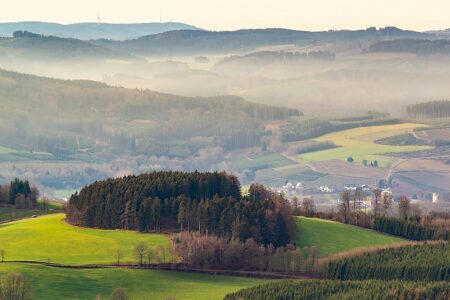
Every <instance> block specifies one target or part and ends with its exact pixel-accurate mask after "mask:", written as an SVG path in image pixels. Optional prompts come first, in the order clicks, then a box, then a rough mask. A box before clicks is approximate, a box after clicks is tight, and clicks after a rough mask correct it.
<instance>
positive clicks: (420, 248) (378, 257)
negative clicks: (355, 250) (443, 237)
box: [325, 243, 450, 281]
mask: <svg viewBox="0 0 450 300" xmlns="http://www.w3.org/2000/svg"><path fill="white" fill-rule="evenodd" d="M325 273H326V277H327V278H329V279H339V280H366V279H381V280H393V279H401V280H415V281H448V280H450V244H449V243H433V244H424V245H414V246H404V247H400V248H392V249H380V250H377V251H375V252H372V253H364V254H362V255H356V256H353V257H349V258H344V259H340V260H334V261H331V262H329V264H328V266H327V268H326V272H325Z"/></svg>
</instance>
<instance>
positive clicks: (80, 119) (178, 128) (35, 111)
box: [0, 70, 300, 159]
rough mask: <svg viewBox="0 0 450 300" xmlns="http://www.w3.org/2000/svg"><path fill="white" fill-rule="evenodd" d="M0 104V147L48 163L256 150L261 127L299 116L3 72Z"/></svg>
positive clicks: (237, 102)
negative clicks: (38, 155) (100, 156)
mask: <svg viewBox="0 0 450 300" xmlns="http://www.w3.org/2000/svg"><path fill="white" fill-rule="evenodd" d="M31 95H32V96H33V97H31ZM0 101H1V103H2V110H0V118H1V120H0V125H1V126H0V139H1V140H2V142H5V143H7V145H8V146H10V147H12V148H19V149H25V150H29V151H33V152H38V151H39V152H48V153H51V154H52V155H54V156H55V157H56V158H68V157H69V158H73V156H74V155H75V154H77V153H80V152H81V153H83V154H86V153H87V154H90V155H95V154H96V153H97V152H99V151H102V150H105V149H108V150H109V151H108V154H113V155H119V154H133V155H148V156H151V155H154V156H156V157H158V156H164V157H169V158H181V159H185V158H188V157H191V156H195V155H199V154H198V152H199V151H200V150H201V149H209V148H214V147H215V148H217V147H220V148H221V149H223V150H224V151H227V150H232V149H238V148H242V147H248V146H255V145H260V143H261V141H260V139H261V137H262V136H264V135H267V134H270V132H266V131H265V130H264V124H265V123H266V122H270V121H274V120H283V119H286V118H288V117H290V116H296V115H299V114H300V112H299V111H298V110H295V109H288V108H281V107H272V106H266V105H258V104H253V103H250V102H247V101H245V100H243V99H242V98H239V97H233V96H223V97H209V98H188V97H180V96H174V95H168V94H161V93H156V92H152V91H148V90H144V91H143V90H137V89H125V88H118V87H110V86H107V85H105V84H102V83H97V82H92V81H65V80H54V79H49V78H42V77H36V76H29V75H23V74H18V73H13V72H8V71H3V70H0ZM88 104H89V105H88ZM46 116H54V117H52V118H46ZM49 159H51V157H50V158H49Z"/></svg>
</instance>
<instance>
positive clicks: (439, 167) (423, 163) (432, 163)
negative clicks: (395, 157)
mask: <svg viewBox="0 0 450 300" xmlns="http://www.w3.org/2000/svg"><path fill="white" fill-rule="evenodd" d="M394 171H395V172H401V171H435V172H450V165H447V164H446V163H445V162H444V161H443V160H440V159H426V158H415V159H408V160H405V161H403V162H401V163H399V164H397V165H396V166H395V168H394Z"/></svg>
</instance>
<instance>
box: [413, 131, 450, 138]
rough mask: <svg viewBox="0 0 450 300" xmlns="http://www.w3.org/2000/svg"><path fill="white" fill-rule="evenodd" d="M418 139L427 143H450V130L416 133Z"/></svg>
mask: <svg viewBox="0 0 450 300" xmlns="http://www.w3.org/2000/svg"><path fill="white" fill-rule="evenodd" d="M416 135H417V137H419V138H421V139H423V140H426V141H435V140H446V141H450V128H436V129H427V130H422V131H417V132H416Z"/></svg>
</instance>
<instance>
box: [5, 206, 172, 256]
mask: <svg viewBox="0 0 450 300" xmlns="http://www.w3.org/2000/svg"><path fill="white" fill-rule="evenodd" d="M64 217H65V215H64V214H53V215H48V216H40V217H38V218H35V219H24V220H20V221H14V222H10V223H5V224H1V225H0V245H1V248H2V249H4V250H6V253H7V254H6V260H9V261H11V260H29V261H50V262H54V263H63V264H94V263H113V262H114V261H115V253H116V251H117V250H118V249H120V250H121V251H123V254H124V257H123V259H122V261H123V262H125V261H126V262H135V259H134V257H133V247H134V245H135V244H136V243H137V242H138V241H142V242H145V243H146V244H147V245H148V246H149V247H152V248H156V247H158V246H162V247H165V248H167V247H168V246H169V243H170V241H169V238H168V236H166V235H163V234H144V233H137V232H132V231H123V230H120V231H119V230H98V229H91V228H81V227H76V226H72V225H69V224H67V223H66V222H65V221H64V220H63V219H64Z"/></svg>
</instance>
